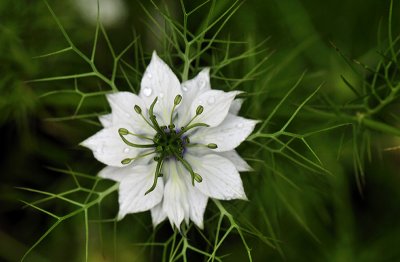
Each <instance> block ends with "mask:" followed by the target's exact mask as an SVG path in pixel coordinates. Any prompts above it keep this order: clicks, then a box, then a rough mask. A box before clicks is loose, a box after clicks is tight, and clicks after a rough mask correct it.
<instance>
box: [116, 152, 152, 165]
mask: <svg viewBox="0 0 400 262" xmlns="http://www.w3.org/2000/svg"><path fill="white" fill-rule="evenodd" d="M156 153H157V151H152V152H149V153H146V154H143V155H138V156H137V157H133V158H125V159H123V160H122V161H121V164H123V165H127V164H129V163H130V162H132V161H133V160H136V159H139V158H143V157H145V156H148V155H152V154H156Z"/></svg>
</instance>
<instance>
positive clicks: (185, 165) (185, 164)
mask: <svg viewBox="0 0 400 262" xmlns="http://www.w3.org/2000/svg"><path fill="white" fill-rule="evenodd" d="M174 156H175V157H176V158H177V159H178V160H179V161H180V162H182V164H183V166H184V167H185V168H186V170H187V171H189V173H190V175H191V176H192V185H193V186H194V181H195V180H196V181H197V182H199V183H200V182H201V181H203V179H202V178H201V176H200V175H199V174H197V173H195V172H194V171H193V169H192V167H191V166H190V164H189V163H188V162H187V161H186V160H185V159H183V158H182V157H181V156H180V154H178V153H177V152H175V151H174Z"/></svg>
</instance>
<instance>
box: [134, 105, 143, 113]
mask: <svg viewBox="0 0 400 262" xmlns="http://www.w3.org/2000/svg"><path fill="white" fill-rule="evenodd" d="M135 111H136V113H138V114H141V113H142V109H141V108H140V106H138V105H135Z"/></svg>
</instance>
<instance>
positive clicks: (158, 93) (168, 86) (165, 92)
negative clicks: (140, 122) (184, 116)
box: [139, 51, 182, 125]
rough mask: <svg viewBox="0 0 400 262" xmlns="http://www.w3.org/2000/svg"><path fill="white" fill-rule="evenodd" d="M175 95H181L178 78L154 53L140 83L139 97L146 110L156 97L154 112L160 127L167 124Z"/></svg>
mask: <svg viewBox="0 0 400 262" xmlns="http://www.w3.org/2000/svg"><path fill="white" fill-rule="evenodd" d="M177 95H182V90H181V87H180V84H179V80H178V78H177V77H176V76H175V74H174V73H173V72H172V70H171V69H170V68H169V67H168V65H166V64H165V63H164V61H162V60H161V59H160V58H159V57H158V55H157V53H156V52H155V51H154V52H153V56H152V58H151V61H150V64H149V65H148V67H147V68H146V71H145V73H144V75H143V78H142V82H141V83H140V93H139V96H140V97H141V98H142V99H143V100H144V101H145V103H146V105H147V106H148V108H149V107H150V105H151V104H152V103H153V101H154V99H155V98H156V97H158V102H157V104H156V105H155V107H154V112H155V113H156V114H157V115H159V117H160V119H157V121H159V124H160V125H164V124H169V119H170V115H171V111H172V107H173V106H174V99H175V97H176V96H177ZM160 122H161V123H160Z"/></svg>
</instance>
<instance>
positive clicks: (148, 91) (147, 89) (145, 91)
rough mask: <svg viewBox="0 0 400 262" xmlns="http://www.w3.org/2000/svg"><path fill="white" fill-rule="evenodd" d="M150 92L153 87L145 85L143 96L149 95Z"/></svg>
mask: <svg viewBox="0 0 400 262" xmlns="http://www.w3.org/2000/svg"><path fill="white" fill-rule="evenodd" d="M152 93H153V89H151V88H150V87H148V86H146V87H144V88H143V94H144V95H145V96H151V94H152Z"/></svg>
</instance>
